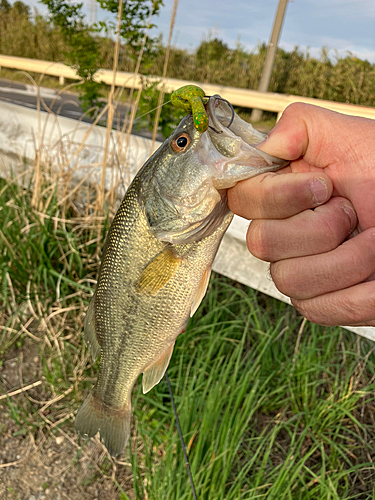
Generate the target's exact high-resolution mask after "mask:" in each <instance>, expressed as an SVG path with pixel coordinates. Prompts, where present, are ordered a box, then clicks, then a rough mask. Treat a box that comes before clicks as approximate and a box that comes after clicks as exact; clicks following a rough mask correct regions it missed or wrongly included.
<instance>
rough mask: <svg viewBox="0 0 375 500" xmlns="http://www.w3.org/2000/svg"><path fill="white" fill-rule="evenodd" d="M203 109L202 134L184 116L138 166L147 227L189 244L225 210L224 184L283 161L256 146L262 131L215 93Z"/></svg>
mask: <svg viewBox="0 0 375 500" xmlns="http://www.w3.org/2000/svg"><path fill="white" fill-rule="evenodd" d="M206 111H207V114H208V117H209V128H208V129H207V130H206V131H205V132H204V133H201V132H199V131H197V130H196V129H195V127H194V122H193V117H192V115H187V116H186V117H185V118H183V120H182V121H181V122H180V124H179V125H178V127H177V128H176V129H175V131H174V132H173V134H172V135H171V136H170V137H169V138H168V139H167V140H166V141H165V142H164V143H163V144H162V146H161V147H160V148H159V149H158V150H157V151H156V152H155V153H154V155H153V156H152V157H151V158H150V160H149V161H148V162H147V164H146V165H145V167H144V172H143V174H142V177H143V179H142V183H141V188H140V189H141V193H140V196H141V199H142V203H143V204H144V207H145V212H146V216H147V219H148V222H149V224H150V229H151V231H152V232H153V233H154V235H155V236H156V237H157V238H158V239H159V240H161V241H165V242H169V243H172V244H179V243H190V242H192V241H196V240H199V239H202V238H203V237H205V236H208V235H209V234H211V233H212V232H213V231H214V230H215V229H216V228H217V227H218V226H219V225H220V224H221V222H222V221H223V219H224V218H225V217H226V215H227V214H228V213H229V209H228V206H227V197H226V190H227V189H228V188H230V187H233V186H234V185H235V184H236V183H237V182H239V181H241V180H244V179H248V178H250V177H253V176H255V175H259V174H261V173H264V172H269V171H275V170H278V169H280V168H282V167H284V166H286V165H287V162H286V161H284V160H281V159H279V158H275V157H272V156H270V155H267V154H266V153H263V152H262V151H260V150H258V149H256V147H255V145H256V144H259V143H260V142H262V141H263V140H264V138H265V137H266V135H265V134H262V133H261V132H258V131H257V130H255V129H254V128H253V127H252V126H251V124H249V123H247V122H245V121H244V120H242V119H241V118H240V117H239V116H238V115H237V114H236V113H235V112H234V111H233V108H232V107H231V106H230V105H229V104H228V102H227V101H224V100H223V99H221V98H220V96H213V97H210V99H209V101H208V103H207V105H206Z"/></svg>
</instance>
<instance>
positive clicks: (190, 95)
mask: <svg viewBox="0 0 375 500" xmlns="http://www.w3.org/2000/svg"><path fill="white" fill-rule="evenodd" d="M171 102H172V104H173V105H174V106H177V107H178V108H182V109H184V110H185V111H189V112H191V113H192V115H193V120H194V127H195V128H196V129H197V130H198V132H201V133H203V132H205V131H206V130H207V129H208V116H207V113H206V110H205V108H204V105H205V104H206V103H207V102H208V99H207V98H205V97H204V90H203V89H201V88H200V87H197V86H196V85H185V86H184V87H180V88H179V89H177V90H175V91H174V92H172V95H171Z"/></svg>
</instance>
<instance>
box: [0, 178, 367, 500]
mask: <svg viewBox="0 0 375 500" xmlns="http://www.w3.org/2000/svg"><path fill="white" fill-rule="evenodd" d="M0 192H1V196H0V229H1V232H2V236H1V243H0V255H1V256H0V269H1V276H2V278H1V287H0V305H1V311H2V314H1V317H0V325H1V327H0V358H1V359H2V361H3V367H2V369H5V368H6V367H9V366H10V365H9V360H11V359H17V360H18V361H22V362H23V365H24V379H26V378H27V376H28V377H29V379H30V380H26V382H25V384H26V383H29V381H31V382H32V381H34V380H35V379H36V378H37V379H40V380H42V384H41V385H40V386H39V387H38V388H37V389H34V390H31V391H28V392H27V393H26V392H25V393H22V394H19V395H17V396H14V397H8V398H7V399H5V400H0V418H1V423H2V424H4V425H5V427H6V428H7V429H11V432H12V435H11V441H12V440H15V441H16V442H17V443H22V442H24V441H25V440H26V439H27V438H28V437H30V436H32V439H33V440H34V441H35V442H36V444H37V445H38V446H40V447H41V448H42V449H43V450H44V451H45V453H46V455H47V452H48V451H49V450H50V449H51V447H52V446H53V443H54V440H55V439H56V437H58V436H65V437H66V436H68V437H69V439H71V441H72V443H74V446H73V445H72V446H73V447H72V448H71V449H70V451H69V453H68V454H67V457H66V460H67V462H66V467H67V469H68V470H69V478H70V479H69V481H70V483H69V484H71V483H72V484H73V485H75V487H77V488H82V491H84V490H85V489H86V488H89V487H90V485H93V484H95V485H98V484H110V485H111V487H113V489H112V490H111V491H112V493H111V495H112V496H108V495H107V496H106V497H105V498H108V500H111V499H112V498H113V499H115V498H116V499H134V498H136V499H142V500H146V499H149V500H151V499H154V500H161V499H168V500H173V499H176V500H177V499H178V500H182V499H191V498H192V493H191V490H190V485H189V481H188V477H187V473H186V467H185V464H184V459H183V455H182V450H181V446H180V442H179V439H178V433H177V430H176V428H175V425H174V416H173V413H172V408H171V402H170V399H169V395H168V390H167V385H166V382H165V381H164V380H163V381H162V382H160V384H159V385H158V386H157V387H156V388H154V389H153V390H152V391H151V392H150V393H149V394H147V395H143V394H142V392H141V387H140V384H138V385H137V386H136V388H135V390H134V394H133V409H134V419H133V435H132V439H131V443H130V446H129V447H128V449H127V450H126V453H125V454H124V456H121V457H120V458H119V460H117V461H116V460H115V461H112V460H111V459H109V457H108V456H107V455H106V454H104V453H103V452H102V451H101V454H100V455H99V454H98V455H97V456H94V455H93V454H92V450H93V448H92V446H93V445H90V443H82V444H84V446H83V448H82V449H80V446H79V443H78V440H77V438H76V436H75V433H74V430H73V415H74V413H75V411H76V410H77V408H78V407H79V405H80V404H81V402H82V400H83V398H84V396H85V395H86V394H87V392H88V390H89V389H90V388H91V386H92V384H93V381H94V380H95V373H96V369H97V367H96V365H95V364H92V362H91V361H90V359H89V357H88V355H87V353H86V351H85V348H84V345H83V341H82V337H81V331H82V324H83V318H84V313H85V309H86V306H87V303H88V299H89V297H90V293H91V290H92V287H93V280H94V279H95V277H96V273H97V270H98V264H99V255H98V253H97V246H98V245H99V246H101V245H102V242H103V238H104V234H105V229H106V228H107V227H108V225H104V226H103V228H102V231H101V235H100V237H99V241H98V238H97V237H96V234H97V233H96V228H97V224H98V222H100V223H101V224H103V220H102V219H100V220H98V218H95V217H94V216H92V215H90V211H89V210H88V211H87V213H86V214H85V216H82V215H80V214H79V213H77V212H76V211H75V210H74V209H73V208H72V207H64V209H63V208H62V207H59V205H58V202H57V193H56V190H54V189H53V188H49V189H47V191H46V192H45V196H44V197H43V198H42V201H41V204H40V206H39V208H38V210H35V209H33V208H31V206H30V193H29V191H28V190H26V189H21V188H20V187H18V186H17V185H16V184H15V183H7V184H6V183H5V182H2V183H1V185H0ZM40 214H44V215H42V216H41V215H40ZM21 325H23V327H24V328H22V327H21ZM25 325H27V326H25ZM25 330H26V332H25ZM34 356H38V357H39V359H40V366H39V368H38V370H36V371H32V370H31V369H30V373H28V366H29V365H30V363H31V361H30V359H31V358H33V357H34ZM4 367H5V368H4ZM7 369H8V368H7ZM18 370H19V367H16V368H15V373H16V372H17V371H18ZM2 373H3V372H2V371H0V375H1V374H2ZM7 373H8V377H7V379H8V380H9V379H10V378H9V377H10V376H11V375H12V373H11V372H10V370H9V369H8V372H7ZM168 373H169V376H170V379H171V383H172V387H173V392H174V396H175V400H176V404H177V408H178V413H179V418H180V423H181V427H182V430H183V434H184V438H185V441H186V444H187V447H188V455H189V460H190V464H191V469H192V473H193V477H194V481H195V485H196V489H197V494H198V498H199V499H201V500H214V499H215V500H216V499H217V500H224V499H225V500H239V499H267V500H270V499H275V500H276V499H277V500H284V499H285V500H298V499H301V500H302V499H303V500H307V499H311V500H313V499H314V500H317V499H322V500H323V499H324V500H326V499H332V500H333V499H337V500H339V499H340V500H343V499H345V500H349V499H374V498H375V489H374V487H375V466H374V464H373V462H374V439H375V432H374V431H375V427H374V424H375V420H374V416H373V415H374V406H375V405H374V389H375V382H374V379H375V358H374V355H373V344H372V343H371V342H369V341H366V340H365V339H362V338H359V337H356V336H355V335H354V334H352V333H350V332H347V331H345V330H343V329H341V328H323V327H320V326H317V325H315V324H311V323H308V322H304V321H303V318H301V317H300V316H299V314H298V313H297V312H296V311H295V310H294V309H293V308H291V307H290V306H288V305H286V304H283V303H281V302H278V301H276V300H274V299H271V298H269V297H266V296H264V295H262V294H260V293H258V292H255V291H254V290H251V289H249V288H247V287H245V286H242V285H240V284H238V283H234V282H232V281H230V280H229V279H227V278H224V277H222V276H219V275H213V278H212V280H211V283H210V285H209V290H208V294H207V296H206V297H205V299H204V300H203V303H202V305H201V307H200V308H199V310H198V312H197V313H196V315H195V316H194V317H193V318H192V320H191V321H190V323H189V325H188V328H187V330H186V332H185V333H184V334H183V335H181V336H180V337H179V338H178V340H177V342H176V347H175V351H174V354H173V357H172V360H171V364H170V367H169V369H168ZM0 380H2V381H3V384H4V385H3V389H2V390H3V391H6V392H10V390H11V387H9V386H7V385H6V380H5V379H4V378H2V379H0ZM24 381H25V380H24ZM12 385H13V388H18V387H19V385H18V383H15V382H13V384H12ZM0 387H1V386H0ZM41 401H43V403H41ZM46 402H49V403H48V404H47V406H46ZM22 440H23V441H22ZM0 446H5V445H4V443H3V444H1V435H0ZM87 456H88V457H89V458H90V462H89V464H90V466H89V467H88V471H89V473H87V474H86V475H85V476H84V477H83V475H82V470H83V469H82V467H83V466H82V463H83V462H82V461H83V460H86V459H87ZM128 462H129V463H130V464H131V466H127V465H124V464H126V463H128ZM20 467H21V465H20ZM5 471H6V472H8V471H9V469H5ZM2 477H3V478H4V477H5V478H6V477H7V476H2ZM54 483H56V478H53V477H51V478H50V477H44V478H43V480H42V479H41V481H40V487H41V488H44V486H43V485H53V484H54ZM63 484H65V487H66V488H68V487H69V484H68V483H63ZM77 491H78V490H77ZM15 492H16V493H15V494H18V496H20V493H23V491H18V490H17V489H15ZM21 496H22V495H21ZM23 496H25V495H23ZM82 498H83V496H82ZM85 498H86V497H85Z"/></svg>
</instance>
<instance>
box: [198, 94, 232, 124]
mask: <svg viewBox="0 0 375 500" xmlns="http://www.w3.org/2000/svg"><path fill="white" fill-rule="evenodd" d="M204 97H206V98H208V99H209V98H210V97H214V96H211V95H205V96H204ZM215 98H216V99H219V100H220V101H224V102H226V103H227V104H228V106H229V107H230V109H231V111H232V117H231V119H230V121H229V124H228V125H227V128H229V127H230V126H231V125H232V123H233V121H234V115H235V112H234V108H233V106H232V104H231V103H230V102H229V101H228V100H227V99H224V98H223V97H220V96H218V95H215ZM210 129H211V130H213V131H214V132H216V133H217V134H221V133H222V132H220V131H219V130H216V129H214V128H213V127H211V126H210Z"/></svg>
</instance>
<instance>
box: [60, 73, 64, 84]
mask: <svg viewBox="0 0 375 500" xmlns="http://www.w3.org/2000/svg"><path fill="white" fill-rule="evenodd" d="M59 84H60V85H65V78H64V77H63V76H62V75H60V76H59Z"/></svg>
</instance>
